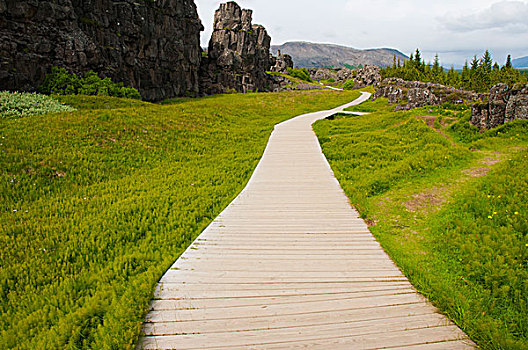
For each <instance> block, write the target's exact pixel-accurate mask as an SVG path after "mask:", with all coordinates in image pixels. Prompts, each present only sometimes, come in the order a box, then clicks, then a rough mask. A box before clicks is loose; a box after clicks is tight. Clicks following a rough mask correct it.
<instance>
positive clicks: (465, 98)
mask: <svg viewBox="0 0 528 350" xmlns="http://www.w3.org/2000/svg"><path fill="white" fill-rule="evenodd" d="M379 97H386V98H388V100H389V103H398V105H397V106H396V108H395V110H409V109H413V108H417V107H423V106H427V105H439V104H442V103H444V102H451V103H464V102H465V103H472V102H476V101H478V100H479V99H481V98H482V97H483V95H479V94H476V93H474V92H472V91H464V90H460V89H456V88H454V87H450V86H444V85H439V84H433V83H423V82H419V81H406V80H403V79H399V78H387V79H384V80H383V81H382V82H381V84H379V86H378V89H377V91H376V93H374V95H372V99H373V100H376V99H377V98H379Z"/></svg>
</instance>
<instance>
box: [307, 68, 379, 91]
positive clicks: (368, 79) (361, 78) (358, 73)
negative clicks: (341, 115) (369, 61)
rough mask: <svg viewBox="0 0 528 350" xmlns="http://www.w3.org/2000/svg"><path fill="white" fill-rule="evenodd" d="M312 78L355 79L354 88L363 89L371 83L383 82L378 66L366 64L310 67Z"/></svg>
mask: <svg viewBox="0 0 528 350" xmlns="http://www.w3.org/2000/svg"><path fill="white" fill-rule="evenodd" d="M310 77H311V78H312V80H329V79H334V80H335V81H336V82H338V83H345V82H347V81H349V80H352V81H354V88H355V89H361V88H364V87H366V86H369V85H377V84H378V83H380V82H381V71H380V68H379V67H377V66H365V67H364V68H358V69H350V68H341V69H328V68H312V69H310Z"/></svg>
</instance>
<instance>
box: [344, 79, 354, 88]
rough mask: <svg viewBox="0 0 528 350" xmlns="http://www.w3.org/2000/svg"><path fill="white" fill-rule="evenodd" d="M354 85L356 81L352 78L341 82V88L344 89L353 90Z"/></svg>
mask: <svg viewBox="0 0 528 350" xmlns="http://www.w3.org/2000/svg"><path fill="white" fill-rule="evenodd" d="M355 85H356V82H355V81H354V80H347V81H346V82H345V83H344V84H343V89H345V90H353V89H354V86H355Z"/></svg>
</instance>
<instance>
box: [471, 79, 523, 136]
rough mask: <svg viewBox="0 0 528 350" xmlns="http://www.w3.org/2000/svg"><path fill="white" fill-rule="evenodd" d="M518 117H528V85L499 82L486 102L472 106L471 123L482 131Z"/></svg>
mask: <svg viewBox="0 0 528 350" xmlns="http://www.w3.org/2000/svg"><path fill="white" fill-rule="evenodd" d="M517 119H528V85H515V86H514V87H512V88H510V87H508V85H506V84H497V85H495V86H493V87H492V88H491V90H490V93H489V97H488V99H487V101H486V102H483V103H476V104H474V105H473V107H472V116H471V123H472V124H473V125H475V126H477V127H478V128H479V129H480V130H482V131H483V130H489V129H492V128H496V127H497V126H500V125H502V124H504V123H507V122H511V121H513V120H517Z"/></svg>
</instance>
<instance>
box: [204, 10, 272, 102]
mask: <svg viewBox="0 0 528 350" xmlns="http://www.w3.org/2000/svg"><path fill="white" fill-rule="evenodd" d="M252 14H253V11H251V10H242V9H241V8H240V6H238V4H236V3H235V2H228V3H225V4H221V5H220V8H219V9H218V10H217V11H216V13H215V18H214V29H213V34H212V36H211V40H210V41H209V48H208V52H207V56H206V57H204V58H203V59H202V65H201V73H200V76H201V82H200V89H201V93H202V94H216V93H225V92H232V91H233V92H234V91H237V92H251V91H272V90H273V86H272V84H273V81H272V80H271V79H270V77H269V75H268V74H267V73H266V72H267V71H268V70H269V69H270V68H271V65H272V61H271V59H270V43H271V38H270V36H269V35H268V33H267V32H266V29H265V28H264V27H263V26H261V25H254V24H252Z"/></svg>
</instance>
